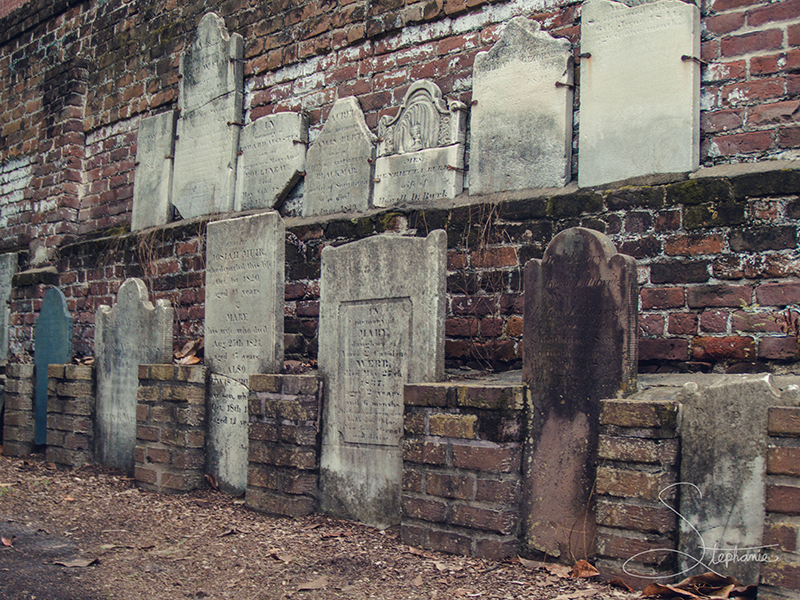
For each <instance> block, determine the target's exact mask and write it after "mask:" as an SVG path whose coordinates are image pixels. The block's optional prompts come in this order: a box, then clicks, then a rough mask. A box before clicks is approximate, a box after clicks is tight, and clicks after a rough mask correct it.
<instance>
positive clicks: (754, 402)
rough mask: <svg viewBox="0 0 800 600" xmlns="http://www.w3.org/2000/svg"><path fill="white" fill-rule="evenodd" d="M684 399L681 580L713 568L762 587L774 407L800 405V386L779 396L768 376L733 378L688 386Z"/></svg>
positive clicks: (679, 544) (679, 563) (682, 422)
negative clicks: (769, 426)
mask: <svg viewBox="0 0 800 600" xmlns="http://www.w3.org/2000/svg"><path fill="white" fill-rule="evenodd" d="M679 401H680V402H681V404H682V409H683V410H682V421H681V474H680V482H681V485H680V490H679V496H680V510H679V513H680V515H681V517H682V518H681V519H680V529H679V535H678V550H679V554H678V566H679V571H684V569H686V571H685V572H683V573H682V574H681V577H689V576H691V575H699V574H701V573H705V572H707V571H709V570H713V571H714V572H716V573H719V574H720V575H724V576H726V577H735V578H736V579H738V580H739V582H740V583H742V584H743V585H757V584H758V581H759V571H760V568H761V564H762V563H764V562H766V561H767V558H766V555H767V554H768V552H767V550H768V549H767V548H766V546H764V541H763V535H764V520H765V516H766V513H765V496H764V494H765V491H764V490H765V487H766V456H767V414H768V409H769V407H770V406H798V405H800V402H799V401H798V391H797V388H796V386H791V387H790V388H789V389H788V390H786V391H785V392H784V393H783V394H782V395H781V393H780V391H779V390H778V389H777V388H776V387H774V386H773V383H772V377H771V376H770V375H729V376H727V377H725V379H724V380H723V381H720V382H719V383H715V384H713V385H710V386H708V387H707V388H704V389H698V386H697V384H695V383H689V384H686V386H684V390H683V392H682V395H681V397H679ZM769 560H772V559H769Z"/></svg>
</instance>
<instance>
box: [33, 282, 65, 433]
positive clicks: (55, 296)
mask: <svg viewBox="0 0 800 600" xmlns="http://www.w3.org/2000/svg"><path fill="white" fill-rule="evenodd" d="M33 335H34V337H33V356H34V359H33V361H34V364H35V365H36V400H35V410H34V414H35V423H36V425H35V428H34V435H35V443H36V444H37V445H38V444H46V443H47V366H48V365H64V364H67V363H69V362H70V360H71V359H72V317H71V316H70V314H69V310H68V309H67V299H66V298H65V297H64V294H63V293H62V292H61V290H59V289H57V288H50V289H49V290H47V293H46V294H45V295H44V300H43V301H42V308H41V310H40V311H39V318H38V319H36V327H35V329H34V334H33Z"/></svg>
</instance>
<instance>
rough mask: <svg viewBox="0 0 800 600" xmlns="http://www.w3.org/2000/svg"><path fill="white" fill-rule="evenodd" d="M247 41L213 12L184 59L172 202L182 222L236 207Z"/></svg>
mask: <svg viewBox="0 0 800 600" xmlns="http://www.w3.org/2000/svg"><path fill="white" fill-rule="evenodd" d="M243 53H244V42H243V39H242V36H241V35H239V34H237V33H234V34H233V35H229V34H228V30H227V29H226V28H225V21H223V20H222V18H221V17H219V16H217V15H216V14H214V13H208V14H207V15H205V16H203V18H202V19H201V20H200V24H199V25H198V27H197V36H196V37H195V39H194V41H193V42H192V44H191V46H189V48H188V49H187V50H186V52H184V53H183V54H182V55H181V65H180V75H181V78H180V85H179V89H178V108H179V109H180V118H179V119H178V125H177V140H176V142H175V168H174V173H173V177H172V202H173V204H174V205H175V208H177V209H178V212H179V213H180V215H181V216H182V217H183V218H184V219H189V218H192V217H197V216H200V215H208V214H213V213H221V212H227V211H230V210H232V209H233V201H234V193H235V182H236V155H237V152H238V149H239V128H240V127H241V126H242V98H243V95H242V89H243V85H244V84H243V80H244V74H243V60H242V56H243Z"/></svg>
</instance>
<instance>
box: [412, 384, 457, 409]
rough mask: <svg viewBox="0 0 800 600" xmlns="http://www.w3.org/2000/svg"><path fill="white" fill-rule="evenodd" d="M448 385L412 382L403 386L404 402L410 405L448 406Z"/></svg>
mask: <svg viewBox="0 0 800 600" xmlns="http://www.w3.org/2000/svg"><path fill="white" fill-rule="evenodd" d="M447 392H448V386H446V385H442V384H412V383H407V384H406V385H405V386H404V388H403V402H404V403H405V404H406V405H408V406H447Z"/></svg>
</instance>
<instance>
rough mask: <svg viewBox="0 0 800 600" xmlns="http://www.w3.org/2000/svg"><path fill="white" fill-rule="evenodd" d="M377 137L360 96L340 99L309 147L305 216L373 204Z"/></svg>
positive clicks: (355, 209)
mask: <svg viewBox="0 0 800 600" xmlns="http://www.w3.org/2000/svg"><path fill="white" fill-rule="evenodd" d="M376 141H377V139H376V137H375V135H374V134H373V133H372V132H371V131H370V130H369V128H367V124H366V122H365V121H364V113H362V112H361V106H360V105H359V104H358V100H356V99H355V98H353V97H348V98H342V99H340V100H337V101H336V103H335V104H334V105H333V108H332V109H331V113H330V115H329V116H328V120H327V121H325V125H324V126H323V127H322V131H321V132H320V134H319V137H318V138H317V140H316V141H315V142H314V144H312V146H311V147H310V148H309V149H308V156H307V158H306V179H305V192H304V194H303V216H304V217H308V216H311V215H325V214H330V213H336V212H359V211H364V210H367V209H368V208H369V203H370V196H371V195H372V178H373V172H374V169H373V165H374V160H375V143H376Z"/></svg>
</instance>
